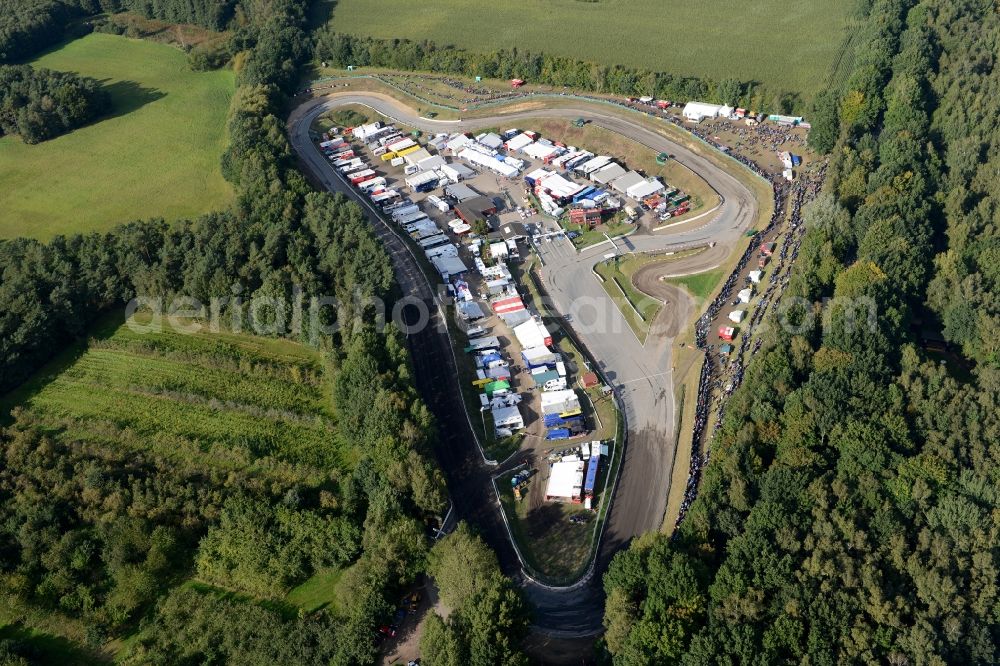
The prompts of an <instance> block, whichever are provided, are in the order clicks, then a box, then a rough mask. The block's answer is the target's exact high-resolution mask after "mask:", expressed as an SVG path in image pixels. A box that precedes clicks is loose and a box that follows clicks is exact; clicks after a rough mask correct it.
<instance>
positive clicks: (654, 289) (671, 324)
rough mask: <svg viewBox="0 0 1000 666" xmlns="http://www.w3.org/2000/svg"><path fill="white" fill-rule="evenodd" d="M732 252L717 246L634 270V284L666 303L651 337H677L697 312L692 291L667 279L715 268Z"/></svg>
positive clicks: (727, 248)
mask: <svg viewBox="0 0 1000 666" xmlns="http://www.w3.org/2000/svg"><path fill="white" fill-rule="evenodd" d="M729 252H730V248H729V247H728V246H722V245H716V246H715V247H711V248H707V249H706V250H705V251H703V252H699V253H698V254H695V255H692V256H690V257H684V258H682V259H676V260H675V259H671V258H670V257H664V258H663V261H662V262H656V263H651V264H647V265H645V266H643V267H641V268H640V269H639V270H637V271H636V272H635V273H633V275H632V284H633V285H634V286H635V287H636V289H638V290H639V291H641V292H643V293H644V294H647V295H649V296H652V297H653V298H655V299H657V300H658V301H660V302H661V303H663V309H662V310H660V312H659V314H657V316H656V319H655V320H654V321H653V323H652V324H651V325H650V329H649V335H650V338H652V337H654V336H655V337H658V338H670V339H673V338H676V337H677V336H678V335H680V333H681V332H682V331H683V330H684V325H685V324H687V323H688V322H689V321H691V320H692V319H693V317H694V314H695V312H694V310H695V304H694V301H693V300H692V298H691V296H690V294H688V292H687V291H686V290H684V289H682V288H681V287H678V286H677V285H673V284H670V283H669V282H665V281H664V278H666V277H680V276H684V275H696V274H698V273H704V272H705V271H709V270H712V269H714V268H716V267H717V266H719V265H720V264H722V262H724V261H725V260H726V257H727V255H728V254H729ZM647 344H649V343H647Z"/></svg>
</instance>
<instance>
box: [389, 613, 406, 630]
mask: <svg viewBox="0 0 1000 666" xmlns="http://www.w3.org/2000/svg"><path fill="white" fill-rule="evenodd" d="M405 619H406V609H405V608H400V609H398V610H397V611H396V614H395V615H394V616H393V618H392V626H393V627H397V628H398V627H399V625H401V624H403V620H405Z"/></svg>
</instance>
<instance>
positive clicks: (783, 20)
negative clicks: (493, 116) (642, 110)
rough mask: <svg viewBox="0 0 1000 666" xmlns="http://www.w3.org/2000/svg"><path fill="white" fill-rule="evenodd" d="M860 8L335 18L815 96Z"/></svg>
mask: <svg viewBox="0 0 1000 666" xmlns="http://www.w3.org/2000/svg"><path fill="white" fill-rule="evenodd" d="M854 6H855V5H854V3H852V2H820V1H819V0H806V1H805V2H798V3H788V2H780V1H779V0H761V1H760V2H755V3H747V4H739V3H732V2H721V1H720V0H712V1H711V2H700V3H691V2H681V1H680V0H668V1H667V2H658V1H657V0H598V1H596V2H580V0H548V1H547V2H544V3H539V2H529V1H528V0H500V1H499V2H491V3H480V2H467V1H464V0H427V2H423V3H419V4H415V3H409V2H404V1H403V0H387V1H386V2H385V3H382V4H380V5H379V11H377V12H373V11H371V3H370V2H369V1H368V0H340V2H338V3H337V5H336V8H335V9H334V12H333V17H332V24H333V26H334V28H335V29H336V30H337V31H340V32H346V33H352V34H357V35H366V36H371V37H378V38H382V39H392V38H407V39H412V40H425V39H427V40H431V41H433V42H436V43H438V44H440V45H449V44H450V45H454V46H458V47H460V48H465V49H469V50H473V51H481V52H493V51H496V50H499V49H508V50H509V49H511V48H512V47H516V48H518V49H521V50H526V51H531V52H534V53H550V54H552V55H557V56H565V57H570V58H575V59H578V60H586V61H593V62H599V63H601V64H605V65H613V64H620V65H626V66H630V67H637V68H643V69H652V70H659V71H664V72H669V73H671V74H679V75H686V76H705V77H710V78H714V79H724V78H728V77H733V78H737V79H740V80H743V81H758V82H761V83H763V84H765V85H766V86H768V88H769V89H772V90H784V91H790V92H797V93H800V94H802V95H804V96H805V97H809V96H811V95H813V94H814V93H816V92H818V91H819V90H821V89H823V87H824V86H825V84H826V81H827V80H828V79H829V77H830V76H831V75H832V74H833V71H834V69H835V68H836V67H837V63H838V62H839V61H840V60H841V52H842V50H843V48H844V46H845V44H846V42H847V36H848V32H849V28H850V25H851V22H852V18H853V15H854ZM386 17H392V18H391V20H387V19H386ZM456 26H477V29H475V30H460V29H456Z"/></svg>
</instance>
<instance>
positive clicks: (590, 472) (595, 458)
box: [583, 453, 601, 497]
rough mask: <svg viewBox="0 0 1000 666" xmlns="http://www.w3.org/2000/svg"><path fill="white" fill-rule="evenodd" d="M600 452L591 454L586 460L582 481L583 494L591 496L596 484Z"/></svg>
mask: <svg viewBox="0 0 1000 666" xmlns="http://www.w3.org/2000/svg"><path fill="white" fill-rule="evenodd" d="M600 463H601V454H600V453H598V454H596V455H591V456H590V460H589V461H588V462H587V474H586V476H585V477H584V481H583V496H584V497H593V496H594V487H595V486H596V485H597V470H598V469H599V468H600Z"/></svg>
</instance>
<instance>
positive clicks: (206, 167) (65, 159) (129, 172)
mask: <svg viewBox="0 0 1000 666" xmlns="http://www.w3.org/2000/svg"><path fill="white" fill-rule="evenodd" d="M31 64H32V65H33V66H35V67H46V68H49V69H54V70H59V71H68V72H75V73H78V74H80V75H83V76H89V77H92V78H94V79H97V80H98V81H100V82H101V83H102V84H103V86H104V88H105V89H106V90H107V91H108V93H109V95H110V97H111V112H110V114H108V115H106V116H105V117H103V118H100V119H98V120H97V121H96V122H94V123H92V124H90V125H87V126H85V127H82V128H80V129H77V130H76V131H73V132H70V133H69V134H65V135H63V136H60V137H56V138H55V139H51V140H49V141H44V142H42V143H39V144H37V145H27V144H25V143H23V142H22V141H21V139H20V137H17V136H7V137H3V138H0V192H3V196H2V197H0V238H12V237H15V236H29V237H32V238H39V239H48V238H51V237H52V236H55V235H57V234H71V233H83V232H87V231H94V230H100V231H103V230H107V229H111V228H112V227H114V226H115V225H117V224H120V223H122V222H128V221H131V220H137V219H145V218H149V217H163V218H166V219H168V220H173V219H179V218H183V217H190V216H195V215H199V214H201V213H205V212H208V211H212V210H219V209H222V208H224V207H225V206H226V205H228V203H229V202H230V201H231V200H232V197H233V189H232V186H231V185H230V184H229V183H227V182H226V181H225V179H224V178H223V177H222V170H221V167H220V162H219V160H220V157H221V155H222V151H223V150H224V148H225V145H226V131H225V123H226V110H227V108H228V107H229V101H230V98H231V97H232V94H233V90H234V86H235V83H234V76H233V73H232V71H229V70H217V71H212V72H194V71H191V69H190V68H189V67H188V64H187V57H186V56H185V54H184V53H183V52H182V51H181V50H180V49H177V48H174V47H172V46H168V45H166V44H157V43H153V42H148V41H140V40H134V39H126V38H125V37H118V36H115V35H106V34H91V35H88V36H86V37H83V38H81V39H77V40H74V41H71V42H68V43H66V44H63V45H61V46H59V47H57V48H55V49H53V50H51V51H49V52H47V53H44V54H42V55H41V56H39V57H38V58H36V59H35V60H33V61H32V62H31Z"/></svg>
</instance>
